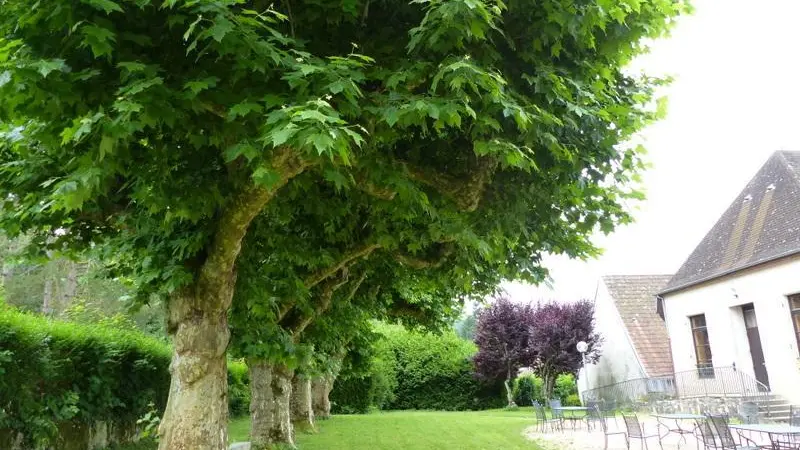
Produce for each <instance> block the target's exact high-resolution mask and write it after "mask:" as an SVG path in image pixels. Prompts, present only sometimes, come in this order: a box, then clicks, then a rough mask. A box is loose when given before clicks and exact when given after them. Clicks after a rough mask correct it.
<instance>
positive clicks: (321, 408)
mask: <svg viewBox="0 0 800 450" xmlns="http://www.w3.org/2000/svg"><path fill="white" fill-rule="evenodd" d="M331 390H333V375H329V374H326V375H325V376H322V377H319V378H315V379H314V380H313V381H312V382H311V408H312V409H313V410H314V419H316V420H327V419H329V418H330V417H331V400H330V394H331Z"/></svg>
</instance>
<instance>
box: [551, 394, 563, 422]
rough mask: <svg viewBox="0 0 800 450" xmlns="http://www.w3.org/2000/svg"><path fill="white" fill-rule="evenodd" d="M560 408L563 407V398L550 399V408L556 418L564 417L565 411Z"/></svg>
mask: <svg viewBox="0 0 800 450" xmlns="http://www.w3.org/2000/svg"><path fill="white" fill-rule="evenodd" d="M560 408H561V400H559V399H557V398H554V399H550V410H551V412H552V413H553V418H554V419H563V418H564V411H562V410H561V409H560Z"/></svg>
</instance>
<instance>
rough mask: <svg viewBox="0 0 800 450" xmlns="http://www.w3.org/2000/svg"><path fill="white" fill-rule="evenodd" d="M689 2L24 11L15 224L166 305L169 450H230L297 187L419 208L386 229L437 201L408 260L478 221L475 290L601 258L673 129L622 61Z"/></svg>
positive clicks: (10, 180)
mask: <svg viewBox="0 0 800 450" xmlns="http://www.w3.org/2000/svg"><path fill="white" fill-rule="evenodd" d="M684 9H685V4H684V2H683V1H680V0H651V1H643V0H628V1H623V2H617V1H612V0H595V1H586V2H578V3H576V2H572V1H567V0H544V1H533V0H529V1H521V0H520V1H510V2H508V3H503V2H501V1H499V0H495V1H480V0H433V1H419V2H412V3H407V2H388V1H376V0H345V1H344V2H328V3H325V2H319V1H303V2H297V1H293V2H283V3H281V4H280V5H275V6H274V7H271V6H269V2H262V1H251V2H247V1H241V0H202V1H187V0H165V1H160V0H80V1H74V0H41V1H39V2H36V3H33V4H31V3H30V2H27V1H22V0H5V1H4V2H3V3H2V13H1V14H0V98H2V102H0V133H2V134H1V135H0V163H1V164H2V165H0V193H1V194H2V198H3V201H4V205H3V215H2V217H0V223H1V224H2V226H3V227H4V228H5V229H6V231H7V232H9V233H10V234H11V235H12V236H14V235H15V234H17V233H20V232H28V233H30V235H31V236H32V237H33V240H32V243H33V245H35V246H37V247H38V248H40V249H57V250H60V251H62V250H74V251H80V250H84V249H87V248H90V247H91V248H93V249H95V250H101V251H103V250H104V251H106V252H107V254H108V255H113V258H109V261H113V266H112V267H110V268H109V269H110V270H111V271H112V272H113V273H116V274H124V275H126V276H128V277H130V278H131V279H132V280H134V281H135V282H136V283H137V286H138V288H139V294H140V298H142V299H147V298H150V296H151V295H152V294H157V295H161V296H164V297H168V298H169V302H168V304H169V331H170V333H171V334H172V336H173V343H174V352H175V353H174V359H173V364H172V374H173V377H172V387H171V390H170V399H169V403H168V406H167V410H166V412H165V417H164V419H163V421H162V427H161V441H160V445H161V448H163V449H222V448H225V446H226V441H227V435H226V423H225V422H226V419H227V406H226V402H225V397H226V382H225V350H226V348H227V345H228V340H229V332H228V328H227V315H228V310H229V309H230V306H231V303H232V301H233V297H234V294H235V286H236V285H237V283H236V279H237V259H238V256H239V253H240V250H241V248H242V241H243V240H244V238H245V236H246V234H247V230H248V228H249V226H250V224H251V222H252V221H253V220H254V219H255V218H256V217H257V216H259V214H260V213H261V212H262V211H263V210H264V209H265V207H267V206H268V204H269V203H270V202H271V201H272V200H273V199H275V198H276V197H279V196H278V192H279V191H280V190H281V189H282V188H284V187H285V186H286V185H288V184H290V182H291V181H292V180H293V179H294V178H296V177H297V176H298V175H301V174H303V173H304V172H305V173H307V174H308V176H309V177H312V178H316V179H317V180H322V182H324V183H328V184H330V185H333V186H338V187H340V188H347V187H350V188H351V189H349V190H347V192H348V194H346V195H350V193H351V192H354V191H358V192H363V193H365V194H367V195H370V196H371V197H372V198H374V199H377V200H375V201H378V200H380V201H383V202H388V204H397V205H399V206H398V211H400V212H402V214H397V215H392V214H389V215H388V216H382V217H383V220H382V222H381V223H384V224H386V223H388V224H391V223H400V222H402V221H406V220H409V218H408V217H406V215H405V212H406V211H408V210H409V208H411V210H412V211H417V209H418V208H422V209H423V210H426V211H427V213H428V214H429V216H430V217H432V218H433V219H434V220H433V222H430V223H429V222H426V221H424V220H422V219H421V216H419V215H418V214H417V213H416V212H415V213H414V214H413V215H412V217H411V218H410V221H411V223H413V224H415V226H420V227H423V230H424V231H423V232H422V236H423V237H422V238H421V239H417V241H418V242H417V243H413V242H412V241H411V240H410V239H396V240H393V242H392V245H393V246H394V247H395V248H390V249H389V251H394V250H400V251H401V252H402V253H401V258H403V257H405V256H407V255H406V254H407V253H410V254H411V256H419V255H421V256H430V255H429V253H436V252H437V251H443V247H446V246H445V245H444V244H446V242H443V241H445V240H448V239H450V236H452V235H453V233H450V232H447V233H439V232H436V233H434V230H436V229H437V228H438V227H439V224H448V223H449V224H452V223H456V224H459V223H460V224H462V226H459V227H458V231H459V233H460V234H459V233H455V234H457V235H458V237H459V239H458V240H457V243H456V247H457V248H456V250H457V251H456V252H455V256H453V258H457V261H456V262H455V263H453V264H451V265H450V266H449V270H451V271H453V272H454V273H455V274H456V275H459V276H462V277H463V278H464V279H467V280H468V279H470V278H472V275H470V274H469V273H462V272H463V271H464V270H465V268H468V267H469V266H468V265H467V263H469V262H471V261H472V262H475V263H477V264H476V267H479V268H480V269H481V270H491V271H492V272H493V274H492V275H491V276H488V277H487V278H486V279H487V280H491V279H493V278H495V277H500V276H506V275H509V276H517V275H523V276H534V275H535V274H538V273H539V272H537V268H536V261H537V258H536V256H537V255H539V254H540V253H541V252H545V251H547V252H555V253H562V252H563V253H568V254H570V255H572V256H590V255H592V254H594V252H595V249H594V247H593V246H592V245H591V244H590V242H589V241H588V236H590V234H591V232H592V231H593V230H594V229H595V228H596V227H598V226H599V227H600V228H601V229H602V230H604V231H610V230H611V229H613V227H614V226H615V225H616V224H618V223H620V222H622V221H626V220H628V214H627V212H626V211H625V209H624V208H623V206H622V205H623V202H624V200H625V199H626V198H628V197H631V196H635V195H636V193H635V192H634V191H632V190H631V186H630V182H631V181H632V180H633V179H635V175H636V173H637V172H638V170H639V169H640V168H641V163H640V160H639V154H638V151H637V150H636V149H629V148H623V147H621V146H620V144H621V143H623V142H625V141H626V140H627V139H628V138H629V137H630V136H631V135H632V134H633V133H635V132H637V131H638V130H640V129H641V127H642V126H643V125H644V124H646V123H647V122H648V121H649V120H650V119H652V118H653V117H654V116H655V111H653V110H652V109H649V104H650V103H651V102H650V101H651V99H652V98H651V97H652V92H653V89H654V86H655V85H657V84H658V80H653V79H650V78H647V77H636V76H632V75H629V74H626V73H625V72H623V70H622V68H623V66H624V65H625V64H626V63H627V62H629V61H630V60H631V59H632V58H633V57H635V56H636V55H637V54H638V53H640V52H641V51H642V50H643V49H644V47H643V44H641V41H642V39H645V38H654V37H658V36H660V35H662V34H663V33H664V32H665V31H666V30H667V29H668V27H669V23H670V20H671V18H672V17H673V16H675V15H676V14H678V13H680V12H681V11H682V10H684ZM353 195H355V194H353ZM308 201H309V202H314V201H315V199H314V198H309V199H308ZM358 203H359V204H362V203H363V202H362V201H361V200H358ZM317 204H318V205H319V207H321V208H325V205H324V203H322V202H318V203H317ZM383 210H384V211H390V212H391V211H392V210H393V207H385V208H384V209H383ZM442 218H444V219H443V220H442ZM431 223H432V224H433V225H431ZM401 228H402V227H401ZM391 229H392V228H389V230H390V231H391ZM470 233H473V234H474V236H472V235H470ZM420 242H421V243H422V244H424V245H422V246H418V244H419V243H420ZM412 244H413V245H412ZM484 244H487V245H484ZM410 245H411V246H410ZM476 249H477V250H476ZM338 250H340V251H341V250H342V248H341V247H338ZM415 253H417V254H418V255H414V254H415ZM261 256H262V259H264V260H269V257H270V255H261ZM526 258H527V259H526ZM414 259H415V258H412V259H407V260H408V262H409V263H410V264H409V265H413V264H414V262H413V260H414ZM487 261H489V262H490V263H489V264H486V262H487ZM274 262H275V263H276V264H279V263H280V260H275V261H274ZM422 268H423V269H425V268H424V267H422ZM443 270H444V269H443ZM479 279H480V277H479ZM320 287H321V286H320ZM300 297H301V298H302V296H300ZM306 298H310V297H306ZM264 301H265V303H267V304H271V303H270V302H272V300H270V299H266V298H265V299H264ZM290 307H291V309H292V310H294V309H296V307H295V304H293V303H292V304H290ZM288 314H290V315H291V314H295V313H294V312H292V311H289V312H288Z"/></svg>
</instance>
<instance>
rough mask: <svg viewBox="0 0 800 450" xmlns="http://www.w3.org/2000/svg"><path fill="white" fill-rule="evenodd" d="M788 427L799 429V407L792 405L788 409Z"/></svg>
mask: <svg viewBox="0 0 800 450" xmlns="http://www.w3.org/2000/svg"><path fill="white" fill-rule="evenodd" d="M789 425H791V426H793V427H800V405H792V406H790V407H789Z"/></svg>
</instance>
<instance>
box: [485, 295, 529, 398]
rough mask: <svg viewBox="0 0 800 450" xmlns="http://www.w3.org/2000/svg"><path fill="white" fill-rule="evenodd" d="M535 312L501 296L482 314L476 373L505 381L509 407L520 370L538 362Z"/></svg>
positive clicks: (488, 378) (486, 377) (527, 305)
mask: <svg viewBox="0 0 800 450" xmlns="http://www.w3.org/2000/svg"><path fill="white" fill-rule="evenodd" d="M532 312H533V308H532V306H531V305H529V304H521V303H513V302H512V301H511V300H509V299H508V298H506V297H500V298H498V299H496V300H495V301H494V302H492V304H491V305H489V306H487V307H486V308H483V309H482V310H481V311H480V313H479V314H478V319H477V324H476V327H475V345H477V346H478V353H477V354H476V355H475V358H474V360H473V362H474V364H475V373H476V374H478V376H480V377H482V378H484V379H487V380H492V381H499V380H503V382H504V383H505V385H506V394H507V397H508V404H509V406H514V398H513V396H512V393H511V381H512V380H513V379H514V378H515V377H516V375H517V371H518V370H519V369H520V368H522V367H531V366H532V365H533V364H534V362H535V360H536V355H537V353H536V351H535V350H534V348H533V343H532V342H531V326H532V325H533V324H532V322H531V319H532Z"/></svg>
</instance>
